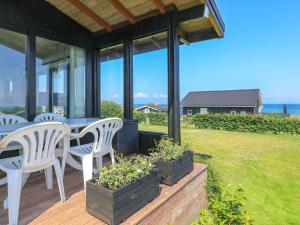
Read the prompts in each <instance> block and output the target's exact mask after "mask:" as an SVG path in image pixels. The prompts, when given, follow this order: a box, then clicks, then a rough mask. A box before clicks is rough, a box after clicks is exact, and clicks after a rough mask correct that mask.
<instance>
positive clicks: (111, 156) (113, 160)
mask: <svg viewBox="0 0 300 225" xmlns="http://www.w3.org/2000/svg"><path fill="white" fill-rule="evenodd" d="M110 158H111V163H112V164H113V165H114V164H115V162H116V160H115V153H114V151H113V150H112V151H110Z"/></svg>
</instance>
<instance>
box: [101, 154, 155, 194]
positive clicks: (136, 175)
mask: <svg viewBox="0 0 300 225" xmlns="http://www.w3.org/2000/svg"><path fill="white" fill-rule="evenodd" d="M152 169H153V166H152V164H151V163H150V160H149V159H147V158H145V157H142V156H136V157H132V158H130V159H126V158H124V157H118V163H116V164H115V165H109V166H104V167H102V168H101V169H100V171H99V177H98V178H97V179H96V182H97V184H98V185H100V186H102V187H105V188H108V189H110V190H115V189H118V188H120V187H122V186H124V185H126V184H129V183H131V182H133V181H135V180H138V179H140V178H142V177H144V176H146V175H149V174H150V172H151V170H152Z"/></svg>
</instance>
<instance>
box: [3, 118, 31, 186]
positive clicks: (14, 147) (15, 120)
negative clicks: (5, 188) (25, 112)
mask: <svg viewBox="0 0 300 225" xmlns="http://www.w3.org/2000/svg"><path fill="white" fill-rule="evenodd" d="M26 122H28V121H27V120H26V119H24V118H22V117H20V116H16V115H11V114H3V115H0V126H5V125H11V124H18V123H26ZM6 135H7V134H0V141H1V140H2V139H3V138H4V137H5V136H6ZM20 149H22V146H21V145H19V144H16V143H12V144H10V145H9V146H7V147H6V148H2V149H0V154H1V153H2V152H5V151H10V150H20ZM6 182H7V179H6V178H2V179H0V185H3V184H6Z"/></svg>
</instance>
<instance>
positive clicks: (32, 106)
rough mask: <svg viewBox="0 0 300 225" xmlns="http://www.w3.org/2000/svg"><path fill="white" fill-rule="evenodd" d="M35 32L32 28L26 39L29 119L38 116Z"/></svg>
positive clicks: (27, 107)
mask: <svg viewBox="0 0 300 225" xmlns="http://www.w3.org/2000/svg"><path fill="white" fill-rule="evenodd" d="M35 57H36V50H35V32H34V31H33V30H32V29H30V30H29V33H28V35H27V41H26V78H27V95H26V109H27V118H28V120H29V121H31V120H33V119H34V117H35V116H36V68H35V60H36V59H35Z"/></svg>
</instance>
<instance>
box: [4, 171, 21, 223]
mask: <svg viewBox="0 0 300 225" xmlns="http://www.w3.org/2000/svg"><path fill="white" fill-rule="evenodd" d="M21 187H22V171H21V170H11V171H9V172H8V174H7V189H8V218H9V224H10V225H16V224H18V217H19V206H20V197H21Z"/></svg>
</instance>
